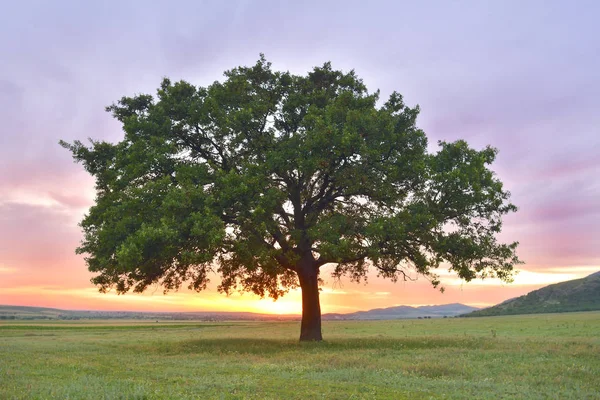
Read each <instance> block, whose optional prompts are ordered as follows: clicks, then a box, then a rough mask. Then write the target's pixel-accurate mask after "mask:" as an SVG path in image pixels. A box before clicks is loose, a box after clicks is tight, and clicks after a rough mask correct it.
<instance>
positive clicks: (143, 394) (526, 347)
mask: <svg viewBox="0 0 600 400" xmlns="http://www.w3.org/2000/svg"><path fill="white" fill-rule="evenodd" d="M323 333H324V337H325V339H326V341H325V342H323V343H299V342H298V341H297V336H298V334H299V323H287V322H286V323H269V322H257V323H247V322H244V323H178V322H170V323H163V322H161V323H149V322H145V323H140V322H121V321H120V322H116V323H115V322H82V321H77V322H75V323H66V322H58V323H57V322H50V321H48V322H39V323H33V322H31V321H28V322H26V323H23V322H21V323H19V322H4V323H0V399H179V398H183V399H204V398H217V399H219V398H223V399H236V398H237V399H246V398H247V399H263V398H285V399H294V398H302V399H316V398H324V399H335V398H339V399H351V398H356V399H362V398H382V399H386V398H389V399H402V398H407V399H420V398H423V399H430V398H432V399H437V398H490V399H499V398H504V399H510V398H523V399H535V398H543V399H553V398H556V399H567V398H569V399H600V312H588V313H572V314H546V315H529V316H510V317H490V318H468V319H463V318H461V319H456V318H449V319H431V320H400V321H374V322H362V321H345V322H342V321H340V322H326V323H325V324H324V327H323Z"/></svg>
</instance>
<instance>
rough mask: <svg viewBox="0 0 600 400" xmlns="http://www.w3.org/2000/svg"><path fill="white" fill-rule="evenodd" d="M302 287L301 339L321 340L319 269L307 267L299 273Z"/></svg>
mask: <svg viewBox="0 0 600 400" xmlns="http://www.w3.org/2000/svg"><path fill="white" fill-rule="evenodd" d="M298 278H299V280H300V288H301V289H302V325H301V327H300V341H301V342H303V341H320V340H323V336H322V335H321V304H320V303H319V281H318V278H319V270H318V269H317V268H306V269H304V270H303V271H301V272H299V273H298Z"/></svg>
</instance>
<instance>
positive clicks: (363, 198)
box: [61, 55, 519, 340]
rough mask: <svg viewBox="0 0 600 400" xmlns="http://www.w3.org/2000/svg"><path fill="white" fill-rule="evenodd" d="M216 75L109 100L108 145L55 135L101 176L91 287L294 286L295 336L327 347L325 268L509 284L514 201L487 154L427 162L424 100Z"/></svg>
mask: <svg viewBox="0 0 600 400" xmlns="http://www.w3.org/2000/svg"><path fill="white" fill-rule="evenodd" d="M225 77H226V79H225V80H224V81H223V82H215V83H213V84H211V85H209V86H207V87H195V86H193V85H191V84H190V83H187V82H184V81H181V82H177V83H172V82H171V81H170V80H169V79H164V80H163V81H162V83H161V85H160V88H159V89H158V91H157V96H156V98H154V97H152V96H150V95H145V94H141V95H136V96H134V97H123V98H122V99H121V100H120V101H119V102H118V103H117V104H113V105H111V106H109V107H107V111H109V112H111V113H112V115H113V116H114V117H115V118H116V119H118V120H119V121H120V122H121V123H122V125H123V130H124V132H125V136H124V139H123V140H122V141H121V142H119V143H117V144H111V143H107V142H103V141H94V140H91V145H90V146H89V147H87V146H86V145H84V144H82V143H81V142H79V141H75V142H73V143H72V144H70V143H66V142H63V141H61V145H62V146H63V147H65V148H67V149H69V150H70V151H71V152H72V153H73V157H74V159H75V160H76V161H78V162H81V163H83V165H84V166H85V168H86V170H87V171H88V172H89V173H90V174H92V175H93V176H94V177H95V179H96V191H97V197H96V204H95V205H94V206H93V207H91V209H90V210H89V213H88V214H87V215H86V216H85V218H84V219H83V221H82V222H81V227H82V228H83V231H84V240H83V241H82V244H81V246H80V247H79V248H78V249H77V252H78V253H83V254H86V255H87V256H86V263H87V266H88V268H89V270H90V271H91V272H94V273H96V274H97V275H96V276H95V277H94V278H93V279H92V282H93V283H94V284H96V285H97V286H98V287H99V289H100V291H101V292H106V291H107V290H110V289H111V288H115V289H116V291H117V293H119V294H121V293H125V292H127V291H129V290H133V291H134V292H142V291H144V290H145V289H146V288H147V287H148V286H149V285H155V284H158V285H161V286H162V287H164V290H165V292H166V291H169V290H173V289H177V288H179V287H180V286H181V285H182V284H183V283H185V282H187V283H189V287H190V288H192V289H195V290H197V291H201V290H202V289H205V288H206V287H207V283H208V278H209V275H210V274H211V273H212V272H218V273H219V274H220V277H221V280H220V284H219V286H218V289H219V291H221V292H224V293H226V294H229V293H231V292H232V291H235V290H240V291H250V292H254V293H256V294H257V295H259V296H270V297H272V298H273V299H275V300H276V299H277V298H278V297H280V296H282V295H283V294H285V293H286V292H287V291H288V290H289V289H291V288H296V287H298V286H300V288H301V290H302V323H301V333H300V340H321V339H322V336H321V309H320V303H319V284H320V282H321V280H320V278H319V270H320V268H321V267H322V266H324V265H326V264H331V265H334V266H335V267H333V277H334V278H340V277H342V276H345V275H346V276H350V278H351V279H352V280H355V281H360V280H361V279H363V278H365V277H366V274H367V272H368V270H369V269H374V270H376V271H377V272H378V274H379V275H380V276H382V277H384V278H390V279H392V280H394V281H396V280H398V279H404V280H406V279H408V278H409V277H411V276H414V274H415V273H416V274H421V275H424V276H426V277H428V279H430V280H431V282H432V284H433V286H434V287H437V286H438V285H439V283H440V282H439V279H438V276H437V275H436V274H435V273H434V270H435V268H437V267H440V266H443V265H447V266H449V268H450V269H451V270H452V271H454V272H456V274H458V276H459V277H461V278H463V279H464V280H466V281H470V280H472V279H474V278H476V277H485V276H495V277H499V278H501V279H504V280H510V279H511V276H512V271H513V266H514V265H515V264H517V263H518V262H519V260H518V258H517V256H516V255H515V249H516V247H517V243H511V244H500V243H498V241H497V240H496V238H495V235H496V234H497V233H499V232H500V229H501V225H502V221H501V218H502V216H503V215H504V214H506V213H509V212H512V211H516V208H515V206H514V205H512V204H511V203H510V202H509V197H510V194H509V192H507V191H504V190H503V187H502V183H501V182H500V181H499V180H498V179H497V178H496V177H495V175H494V173H493V172H492V171H490V170H489V169H488V168H487V165H489V164H490V163H492V162H493V161H494V158H495V156H496V150H495V149H493V148H491V147H487V148H485V149H483V150H481V151H477V150H474V149H471V148H470V147H469V146H468V145H467V143H465V142H464V141H456V142H453V143H446V142H440V143H439V145H440V149H439V151H438V152H437V153H434V154H430V153H428V151H427V138H426V136H425V134H424V133H423V131H422V130H420V129H418V128H417V127H416V125H415V123H416V118H417V115H418V113H419V108H418V107H415V108H410V107H408V106H406V105H405V104H404V102H403V99H402V96H401V95H400V94H398V93H396V92H394V93H392V94H391V96H390V97H389V100H388V101H387V102H386V103H385V104H383V105H379V103H378V100H379V92H378V91H377V92H374V93H369V92H368V91H367V88H366V87H365V85H364V83H363V82H362V80H360V79H359V78H358V77H357V76H356V74H355V73H354V71H351V72H349V73H343V72H341V71H336V70H333V69H332V68H331V65H330V64H329V63H325V64H324V65H323V66H322V67H317V68H314V69H313V70H312V72H310V73H308V75H306V76H297V75H293V74H291V73H289V72H275V71H273V70H272V69H271V64H270V63H268V62H267V61H266V60H265V59H264V56H262V55H261V58H260V59H259V61H258V62H257V63H256V64H255V65H254V66H252V67H238V68H234V69H232V70H230V71H227V72H225ZM409 273H412V274H413V275H410V274H409Z"/></svg>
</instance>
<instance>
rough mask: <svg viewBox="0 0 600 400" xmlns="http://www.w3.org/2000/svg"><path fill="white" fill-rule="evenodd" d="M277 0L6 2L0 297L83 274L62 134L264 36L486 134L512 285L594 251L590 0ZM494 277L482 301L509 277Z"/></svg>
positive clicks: (439, 134)
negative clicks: (504, 208) (519, 275)
mask: <svg viewBox="0 0 600 400" xmlns="http://www.w3.org/2000/svg"><path fill="white" fill-rule="evenodd" d="M88 3H89V4H88ZM288 3H289V4H287V3H285V4H284V2H276V1H255V2H250V1H227V2H218V1H213V2H210V1H177V2H158V1H156V2H154V1H102V2H94V4H92V2H85V1H59V0H57V1H53V2H50V1H20V2H16V1H15V2H5V3H4V4H3V7H2V8H3V10H2V12H1V13H0V59H1V62H0V121H1V123H2V125H1V128H0V145H1V146H0V304H3V303H4V304H6V303H22V304H25V303H27V304H34V303H36V304H38V303H44V304H48V305H53V304H55V303H53V302H52V301H43V300H44V299H42V298H41V297H40V296H42V295H41V294H40V293H43V290H42V289H44V288H46V289H48V288H50V289H53V290H58V291H60V290H61V289H65V290H84V289H85V290H88V289H90V288H91V285H90V284H89V282H88V280H89V277H90V275H89V273H87V271H86V269H85V266H84V263H83V261H82V258H81V257H79V256H75V255H74V254H73V250H74V247H76V245H77V243H78V241H79V240H80V237H81V234H80V232H79V228H78V227H77V226H76V223H77V222H78V221H79V219H80V218H81V216H82V213H83V212H85V210H86V208H87V207H89V206H90V205H91V204H92V201H93V195H94V194H93V182H92V180H91V178H90V177H88V176H87V175H86V173H85V172H84V171H83V168H82V167H81V166H80V165H76V164H73V162H72V159H71V156H70V154H69V153H68V152H67V151H65V150H64V149H62V148H61V147H59V146H58V144H57V142H58V140H59V139H65V140H67V141H72V140H74V139H81V140H85V139H86V138H88V137H92V138H95V139H107V140H111V141H116V140H119V139H120V138H121V131H120V127H119V125H118V124H117V123H116V121H113V120H112V119H111V117H110V115H109V114H108V113H105V112H104V107H105V106H106V105H109V104H111V103H112V102H114V101H115V100H117V99H118V98H120V97H121V96H123V95H132V94H135V93H141V92H143V93H153V92H154V90H155V88H156V87H157V86H158V84H159V83H160V80H161V78H162V77H164V76H169V77H170V78H172V79H173V80H177V79H186V80H188V81H190V82H192V83H195V84H200V85H206V84H208V83H210V82H212V81H214V80H218V79H221V78H222V72H223V71H224V70H226V69H229V68H231V67H234V66H237V65H248V64H252V63H254V62H255V61H256V60H257V58H258V55H259V53H261V52H263V53H265V55H266V57H267V58H268V59H269V60H270V61H271V62H272V63H273V66H274V68H275V69H282V70H290V71H292V72H295V73H305V72H306V71H308V70H309V69H310V68H312V67H313V66H315V65H320V64H322V63H323V62H324V61H328V60H330V61H332V63H333V66H334V67H335V68H339V69H344V70H348V69H355V70H356V71H357V73H358V75H359V76H360V77H362V78H363V79H364V80H365V82H366V84H367V86H368V87H369V88H370V89H371V90H375V89H377V88H379V89H381V91H382V96H383V97H387V95H388V94H389V93H390V92H391V91H393V90H397V91H399V92H400V93H402V94H403V95H404V97H405V100H406V102H407V103H408V104H410V105H414V104H419V105H420V106H421V109H422V113H421V116H420V120H419V121H420V122H419V125H420V126H421V127H422V128H423V129H424V130H425V132H426V133H427V134H428V136H429V138H430V142H431V143H432V144H435V143H436V141H437V140H439V139H444V140H454V139H458V138H464V139H467V141H468V142H469V143H470V144H471V145H472V146H475V147H482V146H485V145H486V144H491V145H493V146H495V147H498V148H499V150H500V154H499V157H498V161H497V163H496V164H495V165H494V166H493V167H494V169H495V170H496V171H497V172H498V174H499V176H500V178H501V179H502V180H503V181H504V182H505V184H506V187H507V188H508V189H509V190H510V191H511V192H512V193H513V202H514V203H515V204H516V205H518V206H519V207H520V211H519V212H518V213H517V214H515V215H513V216H511V217H509V218H507V220H506V224H505V232H504V233H503V238H504V239H505V240H506V241H511V240H519V241H520V242H521V247H520V251H519V254H520V256H521V258H522V259H524V260H525V261H526V264H525V265H523V266H522V267H521V268H522V269H523V270H525V272H526V273H525V274H524V275H523V276H526V277H528V278H527V280H522V281H521V282H520V283H521V284H522V285H523V287H524V288H523V289H522V292H527V291H528V290H530V289H531V287H533V286H535V285H538V286H539V285H542V284H547V283H548V282H551V281H552V279H547V274H550V273H552V274H555V275H556V276H557V279H556V280H560V279H559V278H558V277H567V278H571V277H576V276H585V275H587V274H589V273H591V272H594V271H596V270H598V269H600V177H599V174H600V154H599V153H600V112H599V110H600V95H599V94H600V39H599V38H600V27H599V25H598V20H599V18H600V3H598V2H596V1H584V0H578V1H573V2H568V1H548V0H545V1H534V0H528V1H508V0H496V1H475V0H473V1H449V0H448V1H442V0H439V1H421V2H416V1H412V2H408V1H406V2H404V1H386V2H377V1H372V2H369V3H368V5H367V3H366V2H358V1H344V2H341V1H340V2H334V1H331V2H312V1H303V2H288ZM323 3H325V4H323ZM432 148H434V147H432ZM527 271H529V272H532V273H533V272H535V273H536V274H531V275H527ZM544 276H546V278H544ZM449 279H450V278H449ZM536 279H539V281H536ZM517 283H519V282H517ZM476 285H477V284H475V286H476ZM466 286H468V285H465V287H466ZM385 287H387V288H388V289H389V290H390V291H391V292H394V286H393V285H392V286H385ZM494 287H495V286H494ZM36 288H37V289H36ZM498 288H499V286H498ZM92 289H93V288H92ZM384 289H385V288H384ZM388 289H385V290H388ZM36 290H37V292H36ZM361 290H362V289H361ZM365 290H366V289H365ZM382 290H383V289H382ZM385 290H383V291H381V293H384V292H385ZM465 290H467V289H465ZM468 290H472V291H473V293H476V292H477V289H468ZM498 290H500V289H498ZM32 293H37V295H34V294H32ZM378 293H379V292H378ZM498 293H500V292H498ZM502 293H504V294H499V295H498V296H497V297H495V298H494V299H493V301H498V300H501V299H502V298H503V297H510V296H512V295H514V294H515V293H514V290H513V289H510V290H509V291H506V290H505V291H504V292H502ZM36 296H37V297H36ZM473 296H474V297H472V298H469V299H470V300H468V301H470V302H471V303H474V304H475V303H477V298H476V297H475V294H474V295H473ZM389 300H390V301H389V303H390V305H393V303H398V302H403V303H405V304H410V303H411V301H410V299H409V298H404V297H392V298H390V299H389ZM450 300H452V299H449V301H450ZM97 301H98V303H97V304H99V305H98V307H100V308H102V307H103V306H102V305H101V303H99V302H100V301H101V300H97ZM365 301H366V300H365ZM436 301H438V302H439V301H441V302H446V301H445V300H444V299H443V298H442V299H441V300H437V297H436ZM449 301H448V302H449ZM490 301H492V300H490ZM480 303H485V301H481V302H480ZM56 304H57V303H56ZM90 304H91V303H90ZM61 305H63V306H64V304H62V303H61ZM378 305H381V304H379V303H378ZM359 308H367V306H365V307H359Z"/></svg>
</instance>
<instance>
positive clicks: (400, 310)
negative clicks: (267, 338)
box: [323, 303, 478, 320]
mask: <svg viewBox="0 0 600 400" xmlns="http://www.w3.org/2000/svg"><path fill="white" fill-rule="evenodd" d="M475 310H478V308H475V307H471V306H466V305H464V304H459V303H454V304H444V305H439V306H421V307H410V306H398V307H389V308H375V309H373V310H369V311H358V312H354V313H350V314H324V315H323V319H325V320H332V319H343V320H378V319H406V318H440V317H454V316H456V315H461V314H465V313H468V312H471V311H475Z"/></svg>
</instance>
